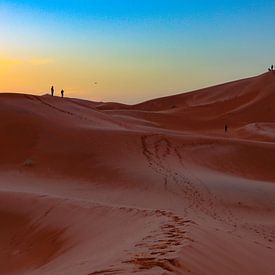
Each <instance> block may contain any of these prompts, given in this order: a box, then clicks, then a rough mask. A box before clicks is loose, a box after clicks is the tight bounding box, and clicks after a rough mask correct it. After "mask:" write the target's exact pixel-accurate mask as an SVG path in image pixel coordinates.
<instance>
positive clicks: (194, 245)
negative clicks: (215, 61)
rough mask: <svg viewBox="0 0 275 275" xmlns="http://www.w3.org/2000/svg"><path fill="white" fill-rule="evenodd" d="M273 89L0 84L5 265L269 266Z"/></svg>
mask: <svg viewBox="0 0 275 275" xmlns="http://www.w3.org/2000/svg"><path fill="white" fill-rule="evenodd" d="M274 93H275V73H274V72H269V73H266V74H263V75H260V76H257V77H253V78H249V79H245V80H240V81H235V82H231V83H226V84H223V85H219V86H215V87H210V88H206V89H203V90H199V91H195V92H191V93H184V94H179V95H175V96H169V97H165V98H159V99H154V100H151V101H147V102H144V103H140V104H137V105H125V104H119V103H102V102H89V101H84V100H78V99H70V98H57V97H51V96H49V95H45V96H33V95H23V94H0V115H1V124H0V148H1V155H0V219H1V234H0V244H1V248H2V249H1V251H0V273H1V274H107V275H108V274H132V273H137V274H275V264H274V257H275V219H274V217H275V199H274V198H275V172H274V163H275V100H274ZM225 123H226V124H227V125H228V127H229V128H228V129H229V130H228V132H227V133H225V132H224V124H225Z"/></svg>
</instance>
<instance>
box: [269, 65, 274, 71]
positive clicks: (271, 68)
mask: <svg viewBox="0 0 275 275" xmlns="http://www.w3.org/2000/svg"><path fill="white" fill-rule="evenodd" d="M268 71H269V72H272V71H274V65H273V64H272V65H271V67H270V68H268Z"/></svg>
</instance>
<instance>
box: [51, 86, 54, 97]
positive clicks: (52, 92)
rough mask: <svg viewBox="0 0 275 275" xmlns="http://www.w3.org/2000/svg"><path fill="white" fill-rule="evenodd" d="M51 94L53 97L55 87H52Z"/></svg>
mask: <svg viewBox="0 0 275 275" xmlns="http://www.w3.org/2000/svg"><path fill="white" fill-rule="evenodd" d="M51 94H52V96H53V94H54V87H53V86H52V87H51Z"/></svg>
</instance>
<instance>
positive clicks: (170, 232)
mask: <svg viewBox="0 0 275 275" xmlns="http://www.w3.org/2000/svg"><path fill="white" fill-rule="evenodd" d="M121 209H123V210H126V209H127V208H123V207H122V208H121ZM127 210H128V211H129V209H127ZM131 211H137V210H131ZM138 211H140V210H138ZM141 211H142V212H144V214H145V213H146V215H150V216H152V217H154V218H158V219H159V222H160V223H159V227H156V228H155V229H153V230H152V231H151V232H149V234H148V235H146V236H144V237H143V238H142V239H141V240H140V241H138V242H137V243H135V244H134V246H133V248H132V249H130V250H125V253H126V254H127V255H128V256H127V257H126V259H125V260H124V261H123V262H122V264H123V265H121V263H120V264H119V268H118V267H117V266H116V265H111V266H110V267H109V268H108V269H104V270H98V271H95V272H92V273H90V274H89V275H95V274H130V273H131V274H132V273H143V274H150V270H151V269H152V268H161V269H163V271H173V270H174V269H175V268H176V267H180V263H179V262H178V261H177V259H176V257H177V255H178V253H179V251H180V250H181V249H182V247H183V246H185V245H189V244H190V243H192V242H193V240H192V239H191V238H189V237H188V234H187V229H188V227H189V226H191V225H192V224H194V222H193V221H191V220H184V219H183V218H181V217H179V216H177V215H175V214H174V213H172V212H169V211H165V210H141ZM121 266H123V268H121Z"/></svg>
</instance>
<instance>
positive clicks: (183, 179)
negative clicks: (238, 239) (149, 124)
mask: <svg viewBox="0 0 275 275" xmlns="http://www.w3.org/2000/svg"><path fill="white" fill-rule="evenodd" d="M141 143H142V150H143V155H144V156H145V158H146V160H147V162H148V164H149V167H150V168H151V169H152V170H153V171H155V172H156V173H157V174H159V175H161V176H162V177H163V180H164V186H165V188H166V189H169V183H174V184H176V186H178V187H179V188H180V190H181V192H182V194H183V195H184V196H185V198H186V202H188V208H193V209H199V210H200V211H201V212H203V213H205V214H207V215H209V216H211V217H212V218H213V219H215V220H217V221H220V222H223V223H226V224H228V225H234V224H235V223H236V221H235V218H234V216H233V214H232V212H231V211H230V210H229V209H227V210H225V211H226V212H227V215H226V216H221V215H218V214H217V213H216V211H215V204H216V203H217V202H219V199H218V198H217V197H216V196H215V195H214V194H213V193H211V192H210V191H209V190H208V188H207V187H206V186H205V184H204V183H203V182H202V181H201V180H200V179H198V178H197V177H196V176H195V175H193V174H192V173H191V171H190V170H188V169H187V168H186V167H185V164H184V161H183V157H182V155H181V153H180V148H179V147H178V146H176V145H174V144H172V143H171V142H170V141H169V139H168V138H167V137H164V136H162V135H158V134H152V135H144V136H142V137H141Z"/></svg>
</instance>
